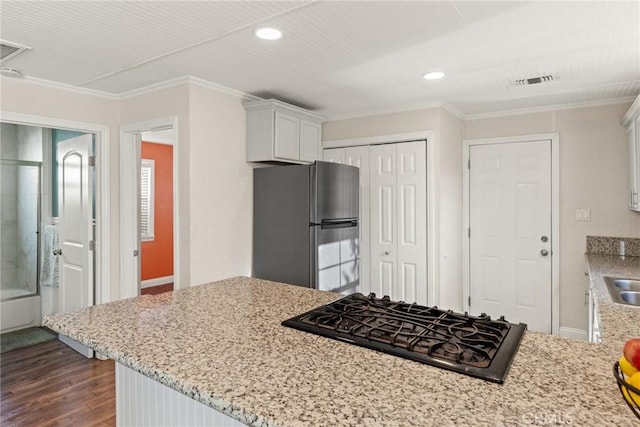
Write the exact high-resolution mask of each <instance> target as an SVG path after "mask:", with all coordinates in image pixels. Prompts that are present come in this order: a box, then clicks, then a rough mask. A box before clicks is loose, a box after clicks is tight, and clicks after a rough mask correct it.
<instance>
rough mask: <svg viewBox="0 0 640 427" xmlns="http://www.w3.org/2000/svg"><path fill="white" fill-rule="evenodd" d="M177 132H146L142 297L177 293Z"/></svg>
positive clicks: (142, 183) (143, 143)
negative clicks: (175, 152)
mask: <svg viewBox="0 0 640 427" xmlns="http://www.w3.org/2000/svg"><path fill="white" fill-rule="evenodd" d="M173 140H174V138H173V129H166V130H159V131H151V132H143V133H142V138H141V142H140V144H141V147H140V156H141V159H140V293H141V294H158V293H162V292H167V291H172V290H173V282H174V276H173V251H174V245H173Z"/></svg>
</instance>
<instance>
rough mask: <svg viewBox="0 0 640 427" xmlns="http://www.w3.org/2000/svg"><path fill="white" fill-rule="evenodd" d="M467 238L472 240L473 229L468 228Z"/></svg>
mask: <svg viewBox="0 0 640 427" xmlns="http://www.w3.org/2000/svg"><path fill="white" fill-rule="evenodd" d="M467 237H468V238H471V227H469V228H467Z"/></svg>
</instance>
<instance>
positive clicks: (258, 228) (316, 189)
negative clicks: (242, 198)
mask: <svg viewBox="0 0 640 427" xmlns="http://www.w3.org/2000/svg"><path fill="white" fill-rule="evenodd" d="M358 180H359V178H358V168H356V167H354V166H348V165H341V164H337V163H328V162H320V161H318V162H315V163H314V164H312V165H295V166H275V167H269V168H262V169H254V172H253V273H252V274H253V277H257V278H261V279H268V280H274V281H278V282H283V283H290V284H293V285H299V286H306V287H310V288H314V289H320V290H326V291H335V292H340V293H343V294H350V293H353V292H357V291H358V288H359V279H360V274H359V269H360V262H359V257H360V253H359V242H358V204H359V183H358Z"/></svg>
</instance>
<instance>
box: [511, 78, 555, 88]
mask: <svg viewBox="0 0 640 427" xmlns="http://www.w3.org/2000/svg"><path fill="white" fill-rule="evenodd" d="M551 81H553V76H552V75H547V76H540V77H531V78H529V79H520V80H516V86H527V85H537V84H540V83H547V82H551Z"/></svg>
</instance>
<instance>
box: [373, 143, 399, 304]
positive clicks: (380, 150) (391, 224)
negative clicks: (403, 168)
mask: <svg viewBox="0 0 640 427" xmlns="http://www.w3.org/2000/svg"><path fill="white" fill-rule="evenodd" d="M370 156H371V168H370V171H369V172H370V177H371V292H374V293H375V294H376V295H377V296H378V297H382V296H384V295H388V296H389V297H390V298H392V299H396V296H397V295H398V289H397V281H396V274H397V253H396V251H397V239H396V237H397V236H396V233H397V228H398V218H397V214H396V209H395V207H396V147H395V145H394V144H385V145H374V146H371V151H370Z"/></svg>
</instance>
